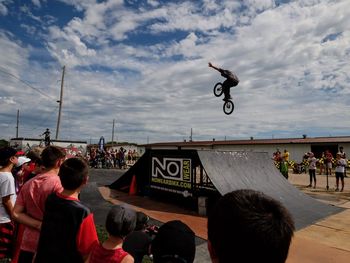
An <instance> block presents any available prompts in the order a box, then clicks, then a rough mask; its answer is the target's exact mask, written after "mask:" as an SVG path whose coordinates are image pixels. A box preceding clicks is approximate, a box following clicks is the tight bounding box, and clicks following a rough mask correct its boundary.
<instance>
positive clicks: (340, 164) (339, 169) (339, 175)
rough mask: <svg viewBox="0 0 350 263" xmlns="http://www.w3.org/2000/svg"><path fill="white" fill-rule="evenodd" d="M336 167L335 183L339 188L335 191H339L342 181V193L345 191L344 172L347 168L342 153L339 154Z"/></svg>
mask: <svg viewBox="0 0 350 263" xmlns="http://www.w3.org/2000/svg"><path fill="white" fill-rule="evenodd" d="M336 165H337V166H336V167H335V180H336V181H335V183H336V186H337V188H336V189H335V191H339V179H340V181H341V189H340V192H342V191H343V190H344V170H345V166H346V162H345V159H343V158H342V156H341V154H340V153H337V161H336Z"/></svg>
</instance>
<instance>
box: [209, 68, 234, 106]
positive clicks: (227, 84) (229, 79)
mask: <svg viewBox="0 0 350 263" xmlns="http://www.w3.org/2000/svg"><path fill="white" fill-rule="evenodd" d="M208 65H209V67H210V68H213V69H216V70H217V71H219V72H220V73H221V76H223V77H224V78H226V80H225V81H224V83H222V89H223V91H224V94H225V98H224V99H223V100H224V101H227V100H229V99H231V95H230V89H231V88H232V87H234V86H237V85H238V83H239V79H238V77H237V76H236V74H234V73H233V72H232V71H229V70H226V69H222V68H218V67H215V66H214V65H213V64H211V62H209V63H208Z"/></svg>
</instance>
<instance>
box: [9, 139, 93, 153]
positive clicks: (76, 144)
mask: <svg viewBox="0 0 350 263" xmlns="http://www.w3.org/2000/svg"><path fill="white" fill-rule="evenodd" d="M51 145H56V146H60V147H63V148H66V149H70V150H72V151H74V152H81V153H82V154H85V153H86V148H87V142H86V141H68V140H55V139H52V140H51ZM10 146H12V147H15V148H16V149H18V150H22V151H24V152H27V151H29V150H30V149H31V148H33V147H38V146H40V147H45V142H44V140H43V139H34V138H12V139H11V140H10Z"/></svg>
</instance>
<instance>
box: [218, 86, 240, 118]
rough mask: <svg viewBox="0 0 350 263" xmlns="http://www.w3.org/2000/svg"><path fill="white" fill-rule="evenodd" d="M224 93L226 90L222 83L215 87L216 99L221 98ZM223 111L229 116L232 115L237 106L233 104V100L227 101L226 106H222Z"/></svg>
mask: <svg viewBox="0 0 350 263" xmlns="http://www.w3.org/2000/svg"><path fill="white" fill-rule="evenodd" d="M223 93H224V90H223V88H222V83H221V82H218V83H216V84H215V86H214V95H215V96H216V97H220V96H221V95H222V94H223ZM222 109H223V110H224V113H225V114H227V115H230V114H231V113H232V112H233V110H234V109H235V105H234V104H233V102H232V100H231V99H228V100H225V102H224V105H223V106H222Z"/></svg>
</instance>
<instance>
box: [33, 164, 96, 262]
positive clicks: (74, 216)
mask: <svg viewBox="0 0 350 263" xmlns="http://www.w3.org/2000/svg"><path fill="white" fill-rule="evenodd" d="M58 176H59V178H60V180H61V184H62V187H63V191H62V192H60V193H52V194H51V195H50V196H49V197H48V198H47V201H46V204H45V213H44V218H43V222H42V226H41V232H40V239H39V245H38V250H37V254H36V257H35V261H34V262H37V263H39V262H84V260H86V258H87V257H88V255H89V253H90V251H91V249H92V247H93V246H94V245H95V244H96V243H97V242H98V241H97V240H98V238H97V233H96V228H95V224H94V218H93V214H92V213H91V212H90V210H89V209H88V208H87V207H86V206H85V205H83V204H82V203H81V202H80V201H79V199H78V196H79V193H80V190H81V189H82V187H83V186H84V185H85V184H86V183H87V181H88V166H87V165H86V163H85V162H84V161H83V160H80V159H78V158H70V159H68V160H66V161H64V162H63V164H62V165H61V167H60V170H59V173H58Z"/></svg>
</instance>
